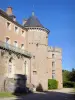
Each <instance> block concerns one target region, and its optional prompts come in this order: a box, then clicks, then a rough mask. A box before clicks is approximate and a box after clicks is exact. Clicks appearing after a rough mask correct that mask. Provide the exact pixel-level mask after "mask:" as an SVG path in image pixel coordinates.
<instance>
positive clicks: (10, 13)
mask: <svg viewBox="0 0 75 100" xmlns="http://www.w3.org/2000/svg"><path fill="white" fill-rule="evenodd" d="M6 13H7V14H8V15H12V7H8V8H7V10H6Z"/></svg>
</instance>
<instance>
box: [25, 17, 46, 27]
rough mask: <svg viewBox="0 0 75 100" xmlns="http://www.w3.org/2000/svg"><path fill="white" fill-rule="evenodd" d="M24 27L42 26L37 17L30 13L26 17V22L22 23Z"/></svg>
mask: <svg viewBox="0 0 75 100" xmlns="http://www.w3.org/2000/svg"><path fill="white" fill-rule="evenodd" d="M24 27H42V28H44V26H43V25H42V24H41V23H40V21H39V20H38V18H37V17H36V16H35V15H32V16H31V17H29V18H28V20H27V22H26V23H25V24H24Z"/></svg>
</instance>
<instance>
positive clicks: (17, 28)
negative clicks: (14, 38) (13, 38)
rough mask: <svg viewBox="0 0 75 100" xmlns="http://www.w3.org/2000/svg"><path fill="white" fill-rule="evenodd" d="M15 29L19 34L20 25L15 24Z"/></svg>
mask: <svg viewBox="0 0 75 100" xmlns="http://www.w3.org/2000/svg"><path fill="white" fill-rule="evenodd" d="M14 31H15V32H16V33H17V34H18V33H19V27H18V26H16V25H15V26H14Z"/></svg>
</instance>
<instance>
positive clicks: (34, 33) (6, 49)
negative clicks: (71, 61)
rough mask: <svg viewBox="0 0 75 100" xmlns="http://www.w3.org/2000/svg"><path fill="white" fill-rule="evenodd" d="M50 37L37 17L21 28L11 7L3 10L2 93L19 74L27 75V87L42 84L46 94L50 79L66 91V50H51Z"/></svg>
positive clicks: (0, 36)
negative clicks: (6, 83) (7, 81)
mask: <svg viewBox="0 0 75 100" xmlns="http://www.w3.org/2000/svg"><path fill="white" fill-rule="evenodd" d="M48 34H49V30H48V29H47V28H45V27H44V26H43V25H42V24H41V23H40V21H39V20H38V19H37V17H36V16H35V15H34V13H32V16H31V17H29V18H28V19H25V20H23V25H20V24H19V23H18V22H17V21H16V17H15V16H14V15H13V13H12V8H11V7H8V8H7V11H6V12H5V11H3V10H1V9H0V79H1V80H2V81H1V82H0V90H2V89H3V86H4V80H6V79H7V78H9V79H14V77H15V74H22V75H26V76H27V84H33V85H34V86H35V87H37V86H38V84H41V85H42V87H43V89H44V90H47V89H48V79H56V80H57V81H58V88H62V50H61V48H53V47H49V46H48Z"/></svg>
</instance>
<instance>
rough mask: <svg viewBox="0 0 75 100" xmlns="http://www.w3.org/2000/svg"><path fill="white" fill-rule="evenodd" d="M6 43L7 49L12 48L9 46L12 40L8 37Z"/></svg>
mask: <svg viewBox="0 0 75 100" xmlns="http://www.w3.org/2000/svg"><path fill="white" fill-rule="evenodd" d="M5 43H6V44H5V47H6V48H9V47H10V45H9V44H10V38H8V37H6V39H5Z"/></svg>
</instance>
